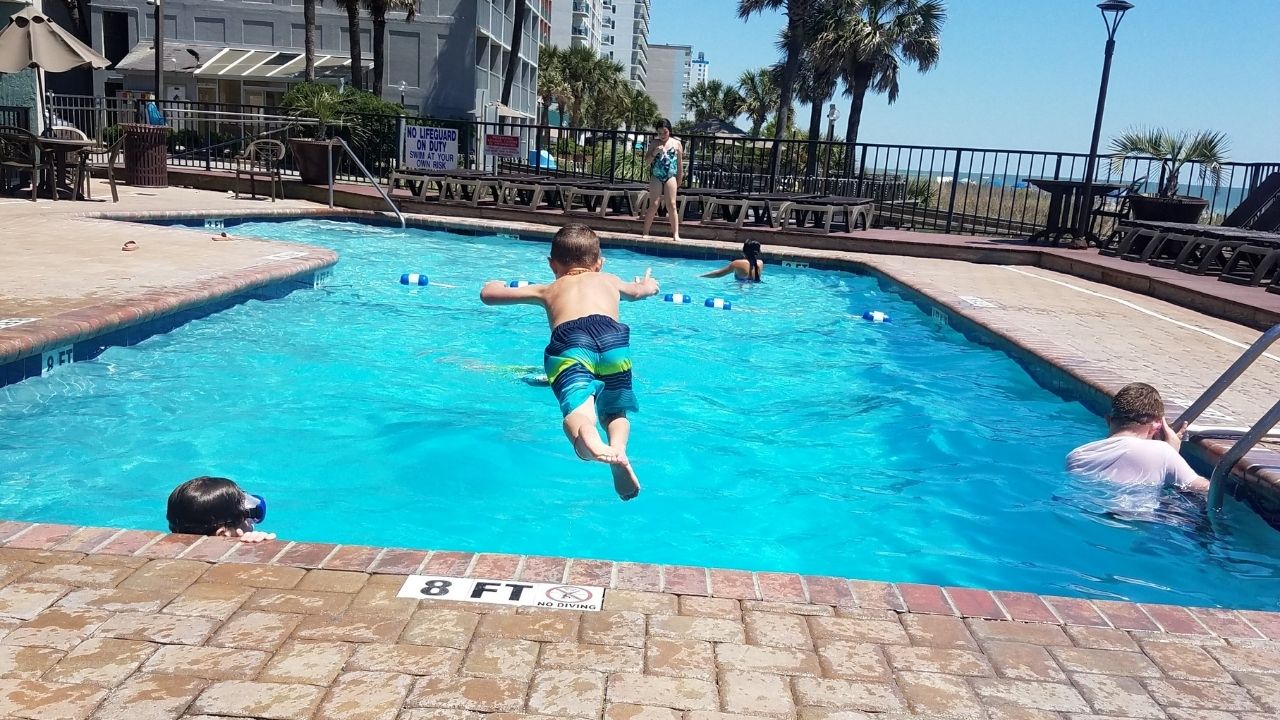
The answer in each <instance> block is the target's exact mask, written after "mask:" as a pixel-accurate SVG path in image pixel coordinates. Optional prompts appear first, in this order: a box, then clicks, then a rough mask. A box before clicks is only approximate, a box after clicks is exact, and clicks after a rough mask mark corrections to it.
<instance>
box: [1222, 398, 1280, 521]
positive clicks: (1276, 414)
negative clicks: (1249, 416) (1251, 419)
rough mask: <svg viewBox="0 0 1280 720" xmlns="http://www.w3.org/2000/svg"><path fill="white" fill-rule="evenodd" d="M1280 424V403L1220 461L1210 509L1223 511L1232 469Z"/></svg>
mask: <svg viewBox="0 0 1280 720" xmlns="http://www.w3.org/2000/svg"><path fill="white" fill-rule="evenodd" d="M1276 423H1280V402H1277V403H1276V404H1275V405H1272V406H1271V409H1270V410H1268V411H1267V414H1266V415H1263V416H1262V418H1261V419H1259V420H1258V422H1256V423H1254V424H1253V427H1252V428H1251V429H1250V430H1249V432H1247V433H1245V434H1244V436H1242V437H1241V438H1240V439H1239V440H1237V441H1236V444H1235V445H1232V446H1231V449H1230V450H1227V452H1226V453H1225V454H1224V455H1223V456H1222V459H1221V460H1219V461H1218V466H1217V467H1215V468H1214V469H1213V476H1212V477H1210V478H1209V508H1210V509H1211V510H1214V511H1218V510H1221V509H1222V494H1223V492H1224V487H1225V486H1226V479H1227V476H1228V475H1230V474H1231V468H1233V467H1235V466H1236V463H1238V462H1240V459H1241V458H1243V457H1244V456H1245V455H1247V454H1249V451H1250V450H1252V449H1253V446H1254V445H1257V444H1258V441H1260V440H1262V438H1263V437H1264V436H1265V435H1266V434H1267V433H1269V432H1271V428H1274V427H1275V426H1276Z"/></svg>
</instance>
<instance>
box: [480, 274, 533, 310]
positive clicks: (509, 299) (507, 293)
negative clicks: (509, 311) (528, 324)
mask: <svg viewBox="0 0 1280 720" xmlns="http://www.w3.org/2000/svg"><path fill="white" fill-rule="evenodd" d="M546 287H547V286H546V285H525V286H524V287H507V283H506V282H504V281H502V280H490V281H489V282H487V283H485V284H484V287H483V288H481V289H480V302H482V303H484V304H485V305H541V304H542V293H543V291H544V290H545V289H546Z"/></svg>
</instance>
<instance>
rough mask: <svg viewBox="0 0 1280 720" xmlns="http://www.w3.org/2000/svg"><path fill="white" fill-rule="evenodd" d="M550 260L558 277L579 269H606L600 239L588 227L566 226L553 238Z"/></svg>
mask: <svg viewBox="0 0 1280 720" xmlns="http://www.w3.org/2000/svg"><path fill="white" fill-rule="evenodd" d="M548 260H549V262H550V265H551V271H552V272H554V273H555V274H556V277H560V276H561V275H564V274H565V273H567V272H569V271H570V270H574V269H578V268H581V269H583V270H588V271H590V272H600V268H602V267H604V258H603V257H601V256H600V238H599V237H597V236H596V233H595V231H594V230H592V229H591V228H589V227H587V226H586V225H582V224H579V223H570V224H569V225H565V226H564V227H562V228H560V231H559V232H557V233H556V235H555V237H553V238H551V257H550V258H548Z"/></svg>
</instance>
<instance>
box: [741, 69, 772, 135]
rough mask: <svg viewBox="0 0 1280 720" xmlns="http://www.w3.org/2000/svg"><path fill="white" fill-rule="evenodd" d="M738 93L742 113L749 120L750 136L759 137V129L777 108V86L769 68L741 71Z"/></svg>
mask: <svg viewBox="0 0 1280 720" xmlns="http://www.w3.org/2000/svg"><path fill="white" fill-rule="evenodd" d="M738 91H739V92H740V93H741V94H742V111H743V112H744V113H746V114H747V117H749V118H751V136H752V137H757V136H759V135H760V128H761V127H763V126H764V122H765V120H768V119H769V113H770V112H772V111H774V110H776V109H777V107H778V86H777V83H775V82H774V73H773V71H772V70H771V69H769V68H761V69H760V70H746V71H743V73H742V76H741V77H739V78H738Z"/></svg>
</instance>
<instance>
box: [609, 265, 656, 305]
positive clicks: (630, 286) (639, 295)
mask: <svg viewBox="0 0 1280 720" xmlns="http://www.w3.org/2000/svg"><path fill="white" fill-rule="evenodd" d="M618 294H619V295H621V296H622V298H623V299H624V300H643V299H645V298H647V297H653V296H654V295H657V294H658V281H657V280H654V279H653V268H647V269H646V270H645V271H644V277H638V278H636V279H635V280H633V281H631V282H629V283H628V282H622V278H618Z"/></svg>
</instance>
